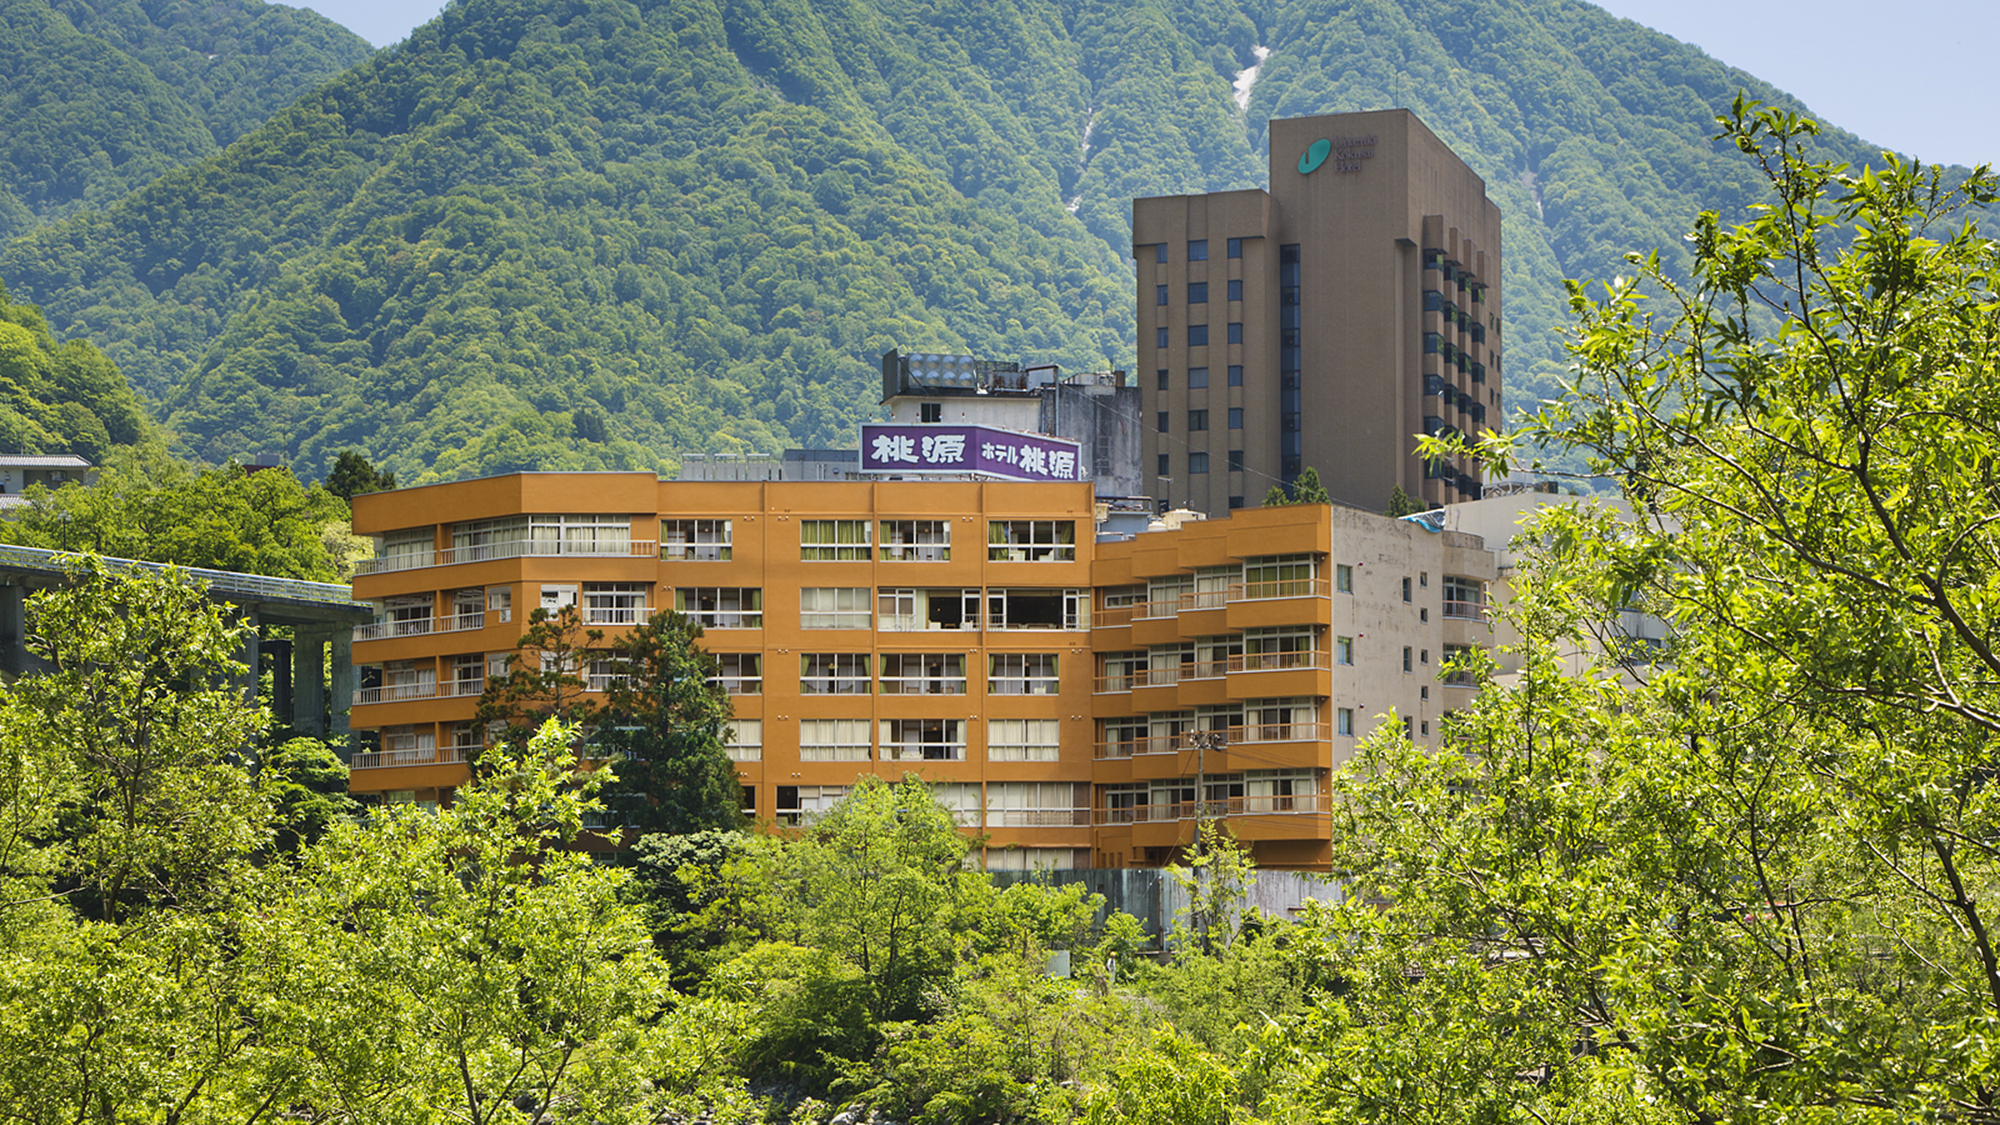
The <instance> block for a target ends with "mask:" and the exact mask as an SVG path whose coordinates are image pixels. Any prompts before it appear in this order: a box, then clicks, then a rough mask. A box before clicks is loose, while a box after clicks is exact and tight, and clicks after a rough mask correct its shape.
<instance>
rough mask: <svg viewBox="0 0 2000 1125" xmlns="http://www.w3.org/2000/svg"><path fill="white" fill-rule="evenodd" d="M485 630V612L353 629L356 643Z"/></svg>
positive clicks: (376, 623) (423, 618)
mask: <svg viewBox="0 0 2000 1125" xmlns="http://www.w3.org/2000/svg"><path fill="white" fill-rule="evenodd" d="M484 628H486V611H485V610H479V611H477V612H474V613H461V614H458V615H456V616H453V617H411V618H406V619H404V620H401V621H376V622H372V623H370V624H367V625H357V626H355V627H354V639H355V640H356V641H379V640H381V639H382V638H384V637H421V636H426V635H428V634H431V633H468V632H472V631H474V630H477V629H484Z"/></svg>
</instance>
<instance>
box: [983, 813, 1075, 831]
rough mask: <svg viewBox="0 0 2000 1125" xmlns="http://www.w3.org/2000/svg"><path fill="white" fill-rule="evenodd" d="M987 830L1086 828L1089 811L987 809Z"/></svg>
mask: <svg viewBox="0 0 2000 1125" xmlns="http://www.w3.org/2000/svg"><path fill="white" fill-rule="evenodd" d="M986 827H988V828H1088V827H1090V810H1089V809H987V810H986Z"/></svg>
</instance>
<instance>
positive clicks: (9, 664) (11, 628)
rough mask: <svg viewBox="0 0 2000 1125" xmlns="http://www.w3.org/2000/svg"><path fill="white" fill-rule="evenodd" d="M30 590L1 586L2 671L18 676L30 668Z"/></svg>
mask: <svg viewBox="0 0 2000 1125" xmlns="http://www.w3.org/2000/svg"><path fill="white" fill-rule="evenodd" d="M27 598H28V590H27V587H25V586H20V585H16V584H12V583H10V584H8V585H5V586H0V672H5V673H7V674H8V675H9V676H18V675H20V674H21V673H23V672H25V671H27V670H28V602H27Z"/></svg>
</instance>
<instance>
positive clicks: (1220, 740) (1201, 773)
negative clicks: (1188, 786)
mask: <svg viewBox="0 0 2000 1125" xmlns="http://www.w3.org/2000/svg"><path fill="white" fill-rule="evenodd" d="M1188 740H1189V741H1190V742H1192V743H1194V752H1195V759H1194V761H1195V765H1194V800H1195V805H1194V808H1195V817H1194V863H1193V864H1192V865H1191V866H1192V867H1193V868H1194V878H1195V886H1196V888H1197V889H1199V888H1200V887H1201V886H1202V885H1203V882H1204V881H1205V880H1207V879H1209V877H1210V876H1209V871H1208V867H1207V865H1206V864H1204V863H1203V862H1202V860H1203V858H1204V853H1205V852H1206V851H1207V841H1208V834H1209V833H1208V826H1209V824H1210V823H1211V821H1212V820H1213V819H1214V818H1213V817H1211V816H1210V815H1209V809H1208V751H1209V748H1210V747H1214V748H1215V749H1217V750H1221V749H1223V748H1224V747H1226V746H1228V745H1229V734H1228V732H1227V731H1219V730H1197V731H1193V732H1191V733H1190V734H1189V736H1188ZM1203 897H1204V898H1206V897H1207V896H1206V895H1204V896H1203ZM1208 914H1209V911H1208V907H1207V905H1206V904H1205V903H1204V904H1203V905H1202V906H1201V909H1200V911H1199V915H1200V919H1201V946H1202V949H1203V950H1207V949H1208V948H1209V941H1208Z"/></svg>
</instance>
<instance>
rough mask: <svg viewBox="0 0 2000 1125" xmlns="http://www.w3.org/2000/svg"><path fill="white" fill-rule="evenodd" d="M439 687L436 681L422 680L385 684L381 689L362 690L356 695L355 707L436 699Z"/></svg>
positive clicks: (356, 692)
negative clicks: (411, 682)
mask: <svg viewBox="0 0 2000 1125" xmlns="http://www.w3.org/2000/svg"><path fill="white" fill-rule="evenodd" d="M437 689H438V685H437V682H436V681H435V680H422V681H419V682H417V683H413V684H383V685H382V686H381V687H365V688H360V689H358V690H356V691H355V693H354V706H356V707H360V706H363V705H365V704H369V703H402V702H404V701H406V700H411V699H436V698H437V695H438V690H437Z"/></svg>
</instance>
